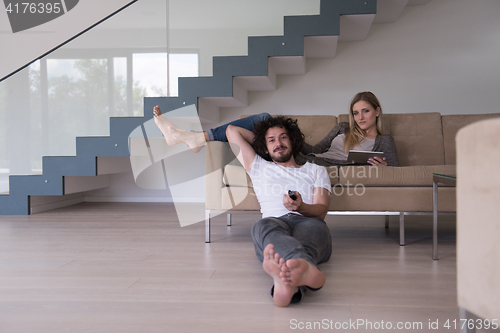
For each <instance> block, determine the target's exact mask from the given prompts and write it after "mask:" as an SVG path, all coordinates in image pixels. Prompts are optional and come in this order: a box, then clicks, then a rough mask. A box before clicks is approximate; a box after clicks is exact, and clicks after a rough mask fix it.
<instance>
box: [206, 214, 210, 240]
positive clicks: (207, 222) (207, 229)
mask: <svg viewBox="0 0 500 333" xmlns="http://www.w3.org/2000/svg"><path fill="white" fill-rule="evenodd" d="M205 243H210V210H208V209H206V210H205Z"/></svg>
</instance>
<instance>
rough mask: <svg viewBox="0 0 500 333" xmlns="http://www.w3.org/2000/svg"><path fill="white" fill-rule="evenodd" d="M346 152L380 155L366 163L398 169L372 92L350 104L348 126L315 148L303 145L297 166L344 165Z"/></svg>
mask: <svg viewBox="0 0 500 333" xmlns="http://www.w3.org/2000/svg"><path fill="white" fill-rule="evenodd" d="M349 150H364V151H381V152H384V158H379V157H375V158H373V159H370V160H368V163H369V164H372V165H388V166H399V163H398V157H397V153H396V145H395V144H394V139H393V138H392V137H391V136H390V135H384V134H383V133H382V108H381V107H380V102H379V101H378V99H377V97H376V96H375V95H374V94H373V93H372V92H369V91H365V92H360V93H357V94H356V96H354V98H353V99H352V101H351V107H350V110H349V123H346V122H342V123H339V124H338V125H337V126H335V127H334V128H333V129H332V130H331V131H330V133H328V135H327V136H326V137H325V138H324V139H323V140H321V141H320V142H318V143H317V144H316V145H314V146H311V145H309V144H307V143H306V144H305V145H304V147H303V148H302V150H301V151H302V154H304V155H303V156H299V157H298V158H297V162H298V163H299V162H302V163H303V162H306V161H308V162H312V163H316V164H319V165H323V166H331V165H344V164H347V155H348V153H349Z"/></svg>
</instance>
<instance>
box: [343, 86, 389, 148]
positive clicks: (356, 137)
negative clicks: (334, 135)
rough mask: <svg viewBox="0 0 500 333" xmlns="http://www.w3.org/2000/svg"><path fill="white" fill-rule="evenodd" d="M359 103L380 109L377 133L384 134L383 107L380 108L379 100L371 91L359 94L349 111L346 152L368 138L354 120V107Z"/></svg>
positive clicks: (353, 100)
mask: <svg viewBox="0 0 500 333" xmlns="http://www.w3.org/2000/svg"><path fill="white" fill-rule="evenodd" d="M359 101H365V102H367V103H369V104H370V105H371V106H372V107H373V108H374V109H375V110H377V108H380V113H379V115H378V117H377V132H378V134H383V133H382V107H381V106H380V102H379V101H378V98H377V97H376V96H375V95H374V94H373V93H372V92H370V91H363V92H360V93H357V94H356V96H354V98H353V99H352V101H351V108H350V110H349V130H348V131H346V133H345V138H344V150H345V151H346V152H348V151H349V150H351V149H352V148H354V147H356V146H358V145H359V144H360V143H361V142H363V141H364V140H365V138H366V133H365V131H363V130H362V129H361V128H359V126H358V124H357V123H356V121H355V120H354V115H353V111H352V109H353V107H354V104H356V103H357V102H359Z"/></svg>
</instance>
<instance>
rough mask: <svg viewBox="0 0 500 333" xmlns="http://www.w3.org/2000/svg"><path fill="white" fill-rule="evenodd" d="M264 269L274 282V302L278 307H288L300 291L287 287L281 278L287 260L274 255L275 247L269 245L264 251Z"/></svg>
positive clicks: (276, 254)
mask: <svg viewBox="0 0 500 333" xmlns="http://www.w3.org/2000/svg"><path fill="white" fill-rule="evenodd" d="M262 267H263V268H264V271H266V273H267V274H269V275H270V276H271V277H272V278H273V280H274V294H273V301H274V304H276V305H277V306H288V305H289V304H290V301H291V300H292V296H293V295H294V294H295V293H296V292H297V291H298V288H297V287H292V286H290V285H285V284H284V283H283V281H282V278H281V276H280V274H281V272H282V267H286V265H285V260H284V259H283V258H281V259H280V256H279V254H278V253H274V245H273V244H268V245H267V246H266V248H265V249H264V261H263V262H262Z"/></svg>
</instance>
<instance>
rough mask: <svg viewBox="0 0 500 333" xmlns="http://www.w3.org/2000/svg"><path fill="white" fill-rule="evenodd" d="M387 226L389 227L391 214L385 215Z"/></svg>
mask: <svg viewBox="0 0 500 333" xmlns="http://www.w3.org/2000/svg"><path fill="white" fill-rule="evenodd" d="M385 227H386V228H389V215H386V216H385Z"/></svg>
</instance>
